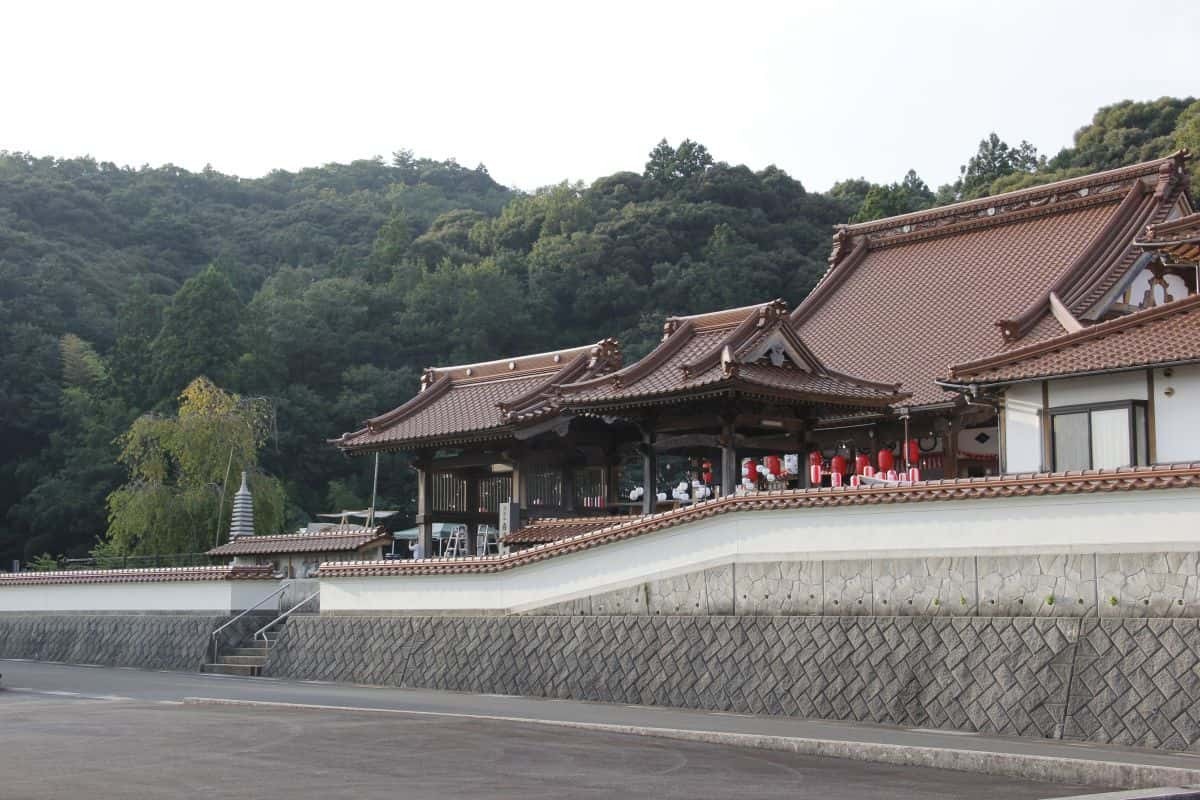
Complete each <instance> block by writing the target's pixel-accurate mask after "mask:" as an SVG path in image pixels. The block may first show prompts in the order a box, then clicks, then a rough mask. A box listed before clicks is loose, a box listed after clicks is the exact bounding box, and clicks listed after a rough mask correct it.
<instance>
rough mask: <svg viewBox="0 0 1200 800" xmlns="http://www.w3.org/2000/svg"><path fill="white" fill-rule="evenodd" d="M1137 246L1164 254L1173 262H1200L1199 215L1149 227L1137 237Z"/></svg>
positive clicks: (1191, 215)
mask: <svg viewBox="0 0 1200 800" xmlns="http://www.w3.org/2000/svg"><path fill="white" fill-rule="evenodd" d="M1137 245H1138V246H1139V247H1141V248H1143V249H1145V250H1155V251H1158V252H1164V253H1167V254H1169V255H1170V256H1171V258H1172V259H1173V260H1175V261H1184V262H1189V263H1191V262H1195V261H1197V260H1200V214H1188V215H1187V216H1185V217H1180V218H1179V219H1173V220H1171V221H1170V222H1162V223H1159V224H1158V225H1150V226H1149V227H1147V228H1146V232H1145V234H1143V235H1142V236H1139V237H1138V239H1137Z"/></svg>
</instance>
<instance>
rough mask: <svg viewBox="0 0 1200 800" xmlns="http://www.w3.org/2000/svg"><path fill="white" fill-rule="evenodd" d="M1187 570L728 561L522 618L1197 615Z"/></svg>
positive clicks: (965, 561)
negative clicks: (619, 616) (727, 615)
mask: <svg viewBox="0 0 1200 800" xmlns="http://www.w3.org/2000/svg"><path fill="white" fill-rule="evenodd" d="M1198 561H1200V554H1198V553H1197V552H1195V551H1192V552H1158V553H1042V554H1022V555H980V556H955V557H931V558H874V559H857V560H849V561H838V560H834V561H767V562H750V563H737V564H734V565H732V567H730V566H725V567H714V568H709V569H706V570H703V571H701V572H695V573H690V574H684V575H677V576H673V577H669V578H663V579H659V580H654V581H648V582H646V583H642V584H637V585H634V586H629V587H625V588H622V589H618V590H616V591H611V592H605V593H602V594H597V595H594V596H591V597H582V598H577V599H575V600H569V601H566V602H562V603H555V604H553V605H549V606H544V607H542V608H539V609H535V610H532V611H529V612H527V613H531V614H538V615H552V616H589V615H599V616H607V615H618V614H641V615H651V616H661V615H676V616H677V615H708V614H732V615H737V616H756V615H768V616H790V615H805V614H814V615H824V616H926V617H971V616H983V617H995V616H1001V617H1187V618H1200V567H1198Z"/></svg>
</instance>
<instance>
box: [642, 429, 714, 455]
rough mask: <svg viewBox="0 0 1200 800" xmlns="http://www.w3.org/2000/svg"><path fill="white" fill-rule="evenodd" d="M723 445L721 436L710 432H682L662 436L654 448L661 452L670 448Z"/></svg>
mask: <svg viewBox="0 0 1200 800" xmlns="http://www.w3.org/2000/svg"><path fill="white" fill-rule="evenodd" d="M720 446H721V437H720V436H717V435H716V434H708V433H681V434H677V435H675V436H662V437H660V438H658V439H657V440H656V441H655V442H654V449H655V450H657V451H658V452H660V453H663V452H666V451H668V450H684V449H691V448H701V447H709V448H717V447H720Z"/></svg>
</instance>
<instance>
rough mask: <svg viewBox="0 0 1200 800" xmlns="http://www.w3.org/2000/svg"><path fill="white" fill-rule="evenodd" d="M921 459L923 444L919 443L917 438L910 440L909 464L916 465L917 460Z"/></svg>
mask: <svg viewBox="0 0 1200 800" xmlns="http://www.w3.org/2000/svg"><path fill="white" fill-rule="evenodd" d="M920 460H921V445H919V444H917V440H916V439H909V440H908V466H910V467H915V466H916V465H917V462H918V461H920Z"/></svg>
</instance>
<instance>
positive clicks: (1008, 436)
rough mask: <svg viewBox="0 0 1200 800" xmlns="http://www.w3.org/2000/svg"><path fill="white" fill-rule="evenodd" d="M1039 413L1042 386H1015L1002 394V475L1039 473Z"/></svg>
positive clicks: (1040, 461)
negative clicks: (1003, 472)
mask: <svg viewBox="0 0 1200 800" xmlns="http://www.w3.org/2000/svg"><path fill="white" fill-rule="evenodd" d="M1041 410H1042V384H1041V383H1018V384H1016V385H1015V386H1012V387H1010V388H1009V389H1008V390H1007V391H1006V392H1005V393H1004V419H1003V428H1004V464H1003V469H1004V471H1005V472H1038V471H1040V470H1041V468H1042V422H1041Z"/></svg>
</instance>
